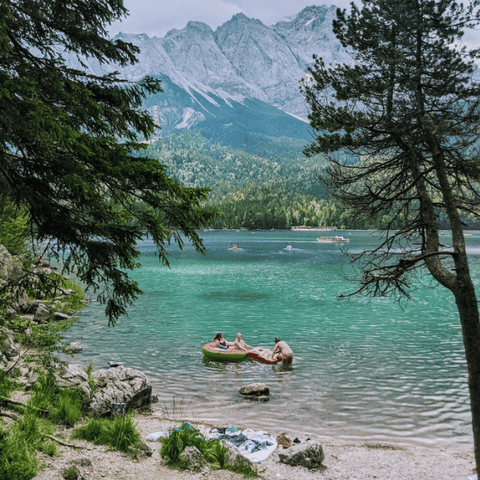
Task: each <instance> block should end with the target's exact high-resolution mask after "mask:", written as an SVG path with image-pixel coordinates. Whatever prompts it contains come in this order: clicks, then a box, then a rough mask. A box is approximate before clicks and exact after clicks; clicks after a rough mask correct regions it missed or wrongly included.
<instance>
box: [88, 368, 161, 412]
mask: <svg viewBox="0 0 480 480" xmlns="http://www.w3.org/2000/svg"><path fill="white" fill-rule="evenodd" d="M93 377H94V380H95V393H94V394H93V395H92V397H91V399H90V405H89V410H90V413H91V414H93V415H106V414H109V413H110V411H111V407H112V404H113V403H125V404H126V408H127V410H128V409H129V408H139V407H142V406H145V405H150V404H151V396H152V386H151V384H150V381H149V380H148V378H147V377H146V375H145V374H144V373H143V372H141V371H140V370H135V369H133V368H123V367H121V366H119V367H114V368H109V369H108V370H97V371H96V372H93Z"/></svg>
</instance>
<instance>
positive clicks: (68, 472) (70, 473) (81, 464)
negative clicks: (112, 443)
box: [62, 458, 93, 480]
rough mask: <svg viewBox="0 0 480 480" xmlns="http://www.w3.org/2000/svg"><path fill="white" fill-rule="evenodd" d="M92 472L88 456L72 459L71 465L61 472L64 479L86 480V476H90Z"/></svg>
mask: <svg viewBox="0 0 480 480" xmlns="http://www.w3.org/2000/svg"><path fill="white" fill-rule="evenodd" d="M92 474H93V467H92V462H91V461H90V460H89V459H88V458H79V459H77V460H74V461H73V462H72V465H71V466H70V467H68V468H66V469H64V470H63V472H62V476H63V478H64V479H65V480H74V479H76V480H86V479H87V478H91V475H92Z"/></svg>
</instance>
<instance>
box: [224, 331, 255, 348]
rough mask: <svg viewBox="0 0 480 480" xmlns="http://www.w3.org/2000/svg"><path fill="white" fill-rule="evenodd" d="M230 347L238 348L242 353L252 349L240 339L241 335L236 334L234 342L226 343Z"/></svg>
mask: <svg viewBox="0 0 480 480" xmlns="http://www.w3.org/2000/svg"><path fill="white" fill-rule="evenodd" d="M228 344H229V345H230V346H233V347H234V348H238V349H239V350H243V351H244V352H248V350H252V349H253V347H252V346H250V345H247V344H246V342H245V340H243V339H242V334H241V333H237V338H236V339H235V341H234V342H229V343H228Z"/></svg>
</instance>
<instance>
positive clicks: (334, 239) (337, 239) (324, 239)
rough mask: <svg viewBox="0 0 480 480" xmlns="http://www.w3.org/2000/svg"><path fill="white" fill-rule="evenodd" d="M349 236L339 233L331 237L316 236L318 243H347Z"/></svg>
mask: <svg viewBox="0 0 480 480" xmlns="http://www.w3.org/2000/svg"><path fill="white" fill-rule="evenodd" d="M349 241H350V239H349V238H345V237H342V236H341V235H335V236H333V237H317V242H319V243H348V242H349Z"/></svg>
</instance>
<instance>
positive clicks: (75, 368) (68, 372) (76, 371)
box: [55, 363, 91, 404]
mask: <svg viewBox="0 0 480 480" xmlns="http://www.w3.org/2000/svg"><path fill="white" fill-rule="evenodd" d="M55 377H56V379H57V383H58V385H59V386H61V387H73V388H79V389H80V390H81V391H82V392H83V398H82V400H83V402H84V403H85V404H87V403H88V402H89V401H90V394H91V391H90V387H89V385H88V375H87V374H86V373H85V371H84V370H83V368H82V367H81V365H75V364H71V363H69V364H68V365H67V368H62V369H60V370H59V371H58V372H57V373H56V374H55Z"/></svg>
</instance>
